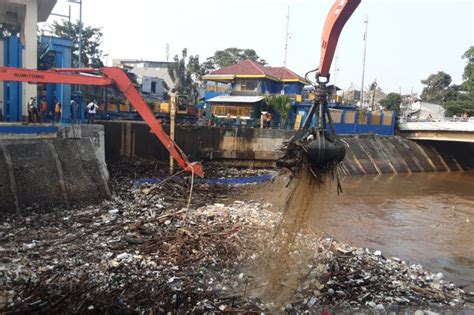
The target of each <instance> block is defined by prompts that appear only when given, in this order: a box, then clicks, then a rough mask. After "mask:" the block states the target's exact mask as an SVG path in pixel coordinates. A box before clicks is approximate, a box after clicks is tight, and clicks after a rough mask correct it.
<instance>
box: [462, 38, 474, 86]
mask: <svg viewBox="0 0 474 315" xmlns="http://www.w3.org/2000/svg"><path fill="white" fill-rule="evenodd" d="M462 58H463V59H467V65H466V67H464V72H463V75H462V78H463V79H464V82H463V84H462V85H463V88H464V90H465V91H467V92H468V93H470V94H472V93H474V46H471V47H469V49H468V50H467V51H466V52H465V53H464V55H462Z"/></svg>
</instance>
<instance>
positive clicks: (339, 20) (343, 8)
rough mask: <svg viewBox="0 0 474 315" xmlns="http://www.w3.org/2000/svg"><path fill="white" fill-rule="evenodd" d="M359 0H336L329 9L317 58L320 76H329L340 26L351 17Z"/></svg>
mask: <svg viewBox="0 0 474 315" xmlns="http://www.w3.org/2000/svg"><path fill="white" fill-rule="evenodd" d="M360 1H361V0H336V2H334V4H333V5H332V7H331V10H329V13H328V15H327V17H326V22H325V23H324V30H323V36H322V39H321V58H320V60H319V73H318V75H319V76H321V77H326V78H329V70H330V69H331V63H332V60H333V58H334V53H335V52H336V46H337V41H338V39H339V35H340V34H341V31H342V28H343V27H344V25H345V24H346V22H347V20H349V18H350V17H351V15H352V13H353V12H354V11H355V9H356V8H357V6H358V5H359V4H360Z"/></svg>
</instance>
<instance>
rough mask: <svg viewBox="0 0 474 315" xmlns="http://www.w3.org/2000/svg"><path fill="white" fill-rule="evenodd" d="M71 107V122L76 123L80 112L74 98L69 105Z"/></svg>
mask: <svg viewBox="0 0 474 315" xmlns="http://www.w3.org/2000/svg"><path fill="white" fill-rule="evenodd" d="M69 107H70V109H71V122H73V123H75V122H76V118H78V111H77V103H76V101H75V100H74V99H72V98H71V102H70V103H69Z"/></svg>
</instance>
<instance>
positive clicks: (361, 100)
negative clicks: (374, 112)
mask: <svg viewBox="0 0 474 315" xmlns="http://www.w3.org/2000/svg"><path fill="white" fill-rule="evenodd" d="M364 23H365V32H364V58H363V59H362V83H361V85H360V107H361V108H362V107H364V76H365V58H366V55H367V28H368V25H369V17H368V16H365V20H364Z"/></svg>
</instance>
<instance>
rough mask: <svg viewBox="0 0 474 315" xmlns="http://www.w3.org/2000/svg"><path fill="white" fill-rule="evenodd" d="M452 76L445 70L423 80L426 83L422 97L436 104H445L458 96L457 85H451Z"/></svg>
mask: <svg viewBox="0 0 474 315" xmlns="http://www.w3.org/2000/svg"><path fill="white" fill-rule="evenodd" d="M451 81H452V79H451V76H450V75H449V74H447V73H445V72H443V71H438V73H434V74H431V75H430V76H429V77H428V78H427V79H426V80H421V83H423V84H424V85H425V87H424V88H423V92H422V93H421V99H422V100H424V101H426V102H430V103H435V104H443V103H445V102H447V101H449V100H453V99H455V98H456V93H455V87H452V86H450V84H451Z"/></svg>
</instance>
